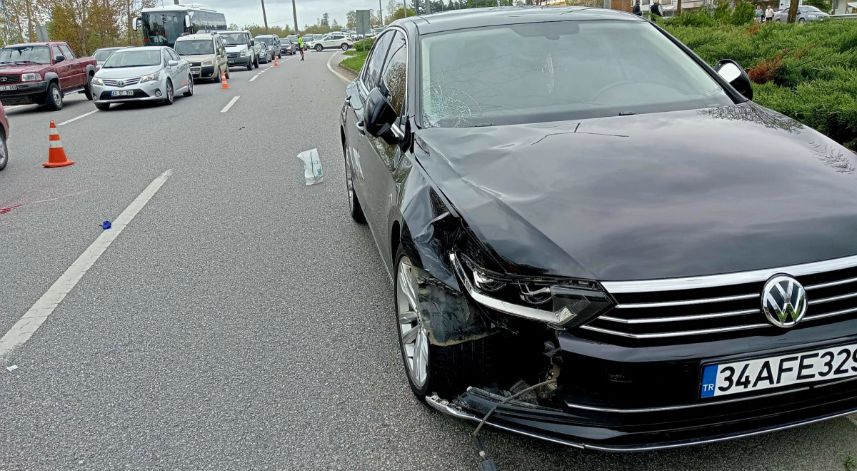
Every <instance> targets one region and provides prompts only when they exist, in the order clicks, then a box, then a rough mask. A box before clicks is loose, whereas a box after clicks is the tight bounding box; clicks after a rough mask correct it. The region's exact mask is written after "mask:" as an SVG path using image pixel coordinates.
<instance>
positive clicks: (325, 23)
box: [318, 13, 330, 28]
mask: <svg viewBox="0 0 857 471" xmlns="http://www.w3.org/2000/svg"><path fill="white" fill-rule="evenodd" d="M318 25H319V26H321V27H323V28H324V27H326V28H330V15H328V14H327V13H323V14H322V15H321V20H320V21H319V22H318Z"/></svg>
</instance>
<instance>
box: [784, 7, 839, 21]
mask: <svg viewBox="0 0 857 471" xmlns="http://www.w3.org/2000/svg"><path fill="white" fill-rule="evenodd" d="M828 18H830V15H828V14H827V13H825V12H823V11H821V10H819V9H818V8H816V7H814V6H812V5H800V6H799V7H797V17H796V18H795V21H796V22H798V23H805V22H807V21H824V20H826V19H828ZM788 19H789V10H788V8H786V9H783V10H778V11H775V12H774V21H778V22H786V21H788Z"/></svg>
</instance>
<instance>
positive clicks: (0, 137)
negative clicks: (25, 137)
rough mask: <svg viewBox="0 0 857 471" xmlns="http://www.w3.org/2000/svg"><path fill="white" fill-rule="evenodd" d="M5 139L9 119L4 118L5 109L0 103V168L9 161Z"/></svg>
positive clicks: (6, 137) (7, 137) (4, 166)
mask: <svg viewBox="0 0 857 471" xmlns="http://www.w3.org/2000/svg"><path fill="white" fill-rule="evenodd" d="M6 139H9V120H8V119H6V110H5V109H3V104H2V103H0V170H3V169H4V168H6V163H7V162H9V148H8V147H6Z"/></svg>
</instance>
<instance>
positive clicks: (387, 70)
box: [381, 31, 408, 114]
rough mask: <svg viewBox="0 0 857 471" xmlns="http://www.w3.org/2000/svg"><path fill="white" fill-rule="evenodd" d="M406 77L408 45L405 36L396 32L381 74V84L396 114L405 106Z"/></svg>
mask: <svg viewBox="0 0 857 471" xmlns="http://www.w3.org/2000/svg"><path fill="white" fill-rule="evenodd" d="M407 77H408V43H407V41H405V35H404V34H402V33H401V32H400V31H396V36H395V37H394V38H393V41H392V42H391V45H390V54H389V59H387V63H386V64H384V70H383V72H382V73H381V82H382V83H383V85H384V88H386V89H387V94H388V95H387V96H388V98H389V100H390V104H391V105H392V106H393V109H394V110H396V112H397V113H399V114H401V113H402V110H404V106H405V95H406V93H407Z"/></svg>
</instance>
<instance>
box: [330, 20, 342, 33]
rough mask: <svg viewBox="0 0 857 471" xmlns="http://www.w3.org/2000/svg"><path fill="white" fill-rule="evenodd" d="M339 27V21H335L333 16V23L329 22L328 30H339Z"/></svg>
mask: <svg viewBox="0 0 857 471" xmlns="http://www.w3.org/2000/svg"><path fill="white" fill-rule="evenodd" d="M340 29H342V28H341V27H340V26H339V22H337V21H336V18H334V19H333V23H331V24H330V30H331V31H339V30H340Z"/></svg>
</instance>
